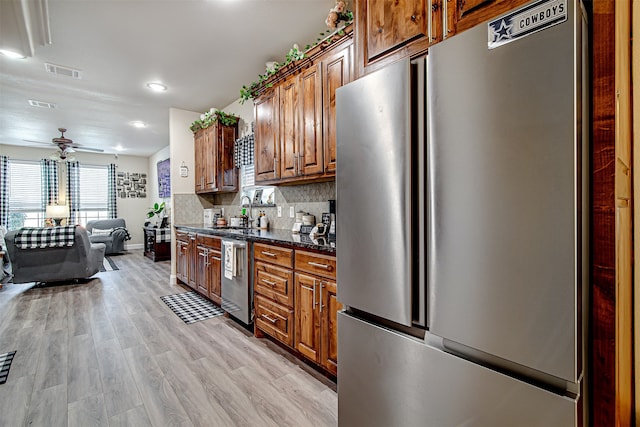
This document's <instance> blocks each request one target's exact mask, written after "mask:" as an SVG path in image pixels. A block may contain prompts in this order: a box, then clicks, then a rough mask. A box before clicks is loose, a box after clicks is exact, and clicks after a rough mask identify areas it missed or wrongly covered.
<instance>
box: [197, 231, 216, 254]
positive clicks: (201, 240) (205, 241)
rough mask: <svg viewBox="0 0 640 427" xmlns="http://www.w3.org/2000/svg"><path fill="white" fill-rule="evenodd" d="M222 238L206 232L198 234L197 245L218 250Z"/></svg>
mask: <svg viewBox="0 0 640 427" xmlns="http://www.w3.org/2000/svg"><path fill="white" fill-rule="evenodd" d="M221 241H222V239H220V238H219V237H214V236H208V235H206V234H204V235H203V234H198V245H202V246H207V247H209V248H211V249H217V250H220V246H221V243H220V242H221Z"/></svg>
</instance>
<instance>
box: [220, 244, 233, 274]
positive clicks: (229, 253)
mask: <svg viewBox="0 0 640 427" xmlns="http://www.w3.org/2000/svg"><path fill="white" fill-rule="evenodd" d="M222 246H223V247H224V277H225V278H227V279H233V278H234V276H235V275H236V248H235V245H234V244H233V242H227V241H224V240H223V241H222Z"/></svg>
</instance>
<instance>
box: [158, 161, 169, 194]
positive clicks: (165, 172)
mask: <svg viewBox="0 0 640 427" xmlns="http://www.w3.org/2000/svg"><path fill="white" fill-rule="evenodd" d="M157 166H158V196H159V197H160V198H161V199H162V198H165V197H169V196H171V163H170V159H166V160H162V161H159V162H158V165H157Z"/></svg>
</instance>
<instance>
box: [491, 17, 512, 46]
mask: <svg viewBox="0 0 640 427" xmlns="http://www.w3.org/2000/svg"><path fill="white" fill-rule="evenodd" d="M492 29H493V43H497V42H499V41H501V40H509V39H510V38H511V31H512V30H513V25H511V24H507V20H506V19H502V20H501V21H500V25H498V28H496V26H492Z"/></svg>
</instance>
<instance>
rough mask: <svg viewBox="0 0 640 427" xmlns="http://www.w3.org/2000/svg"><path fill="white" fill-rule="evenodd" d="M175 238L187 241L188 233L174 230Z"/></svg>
mask: <svg viewBox="0 0 640 427" xmlns="http://www.w3.org/2000/svg"><path fill="white" fill-rule="evenodd" d="M176 240H182V241H184V242H188V241H189V233H185V232H184V231H178V230H176Z"/></svg>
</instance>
